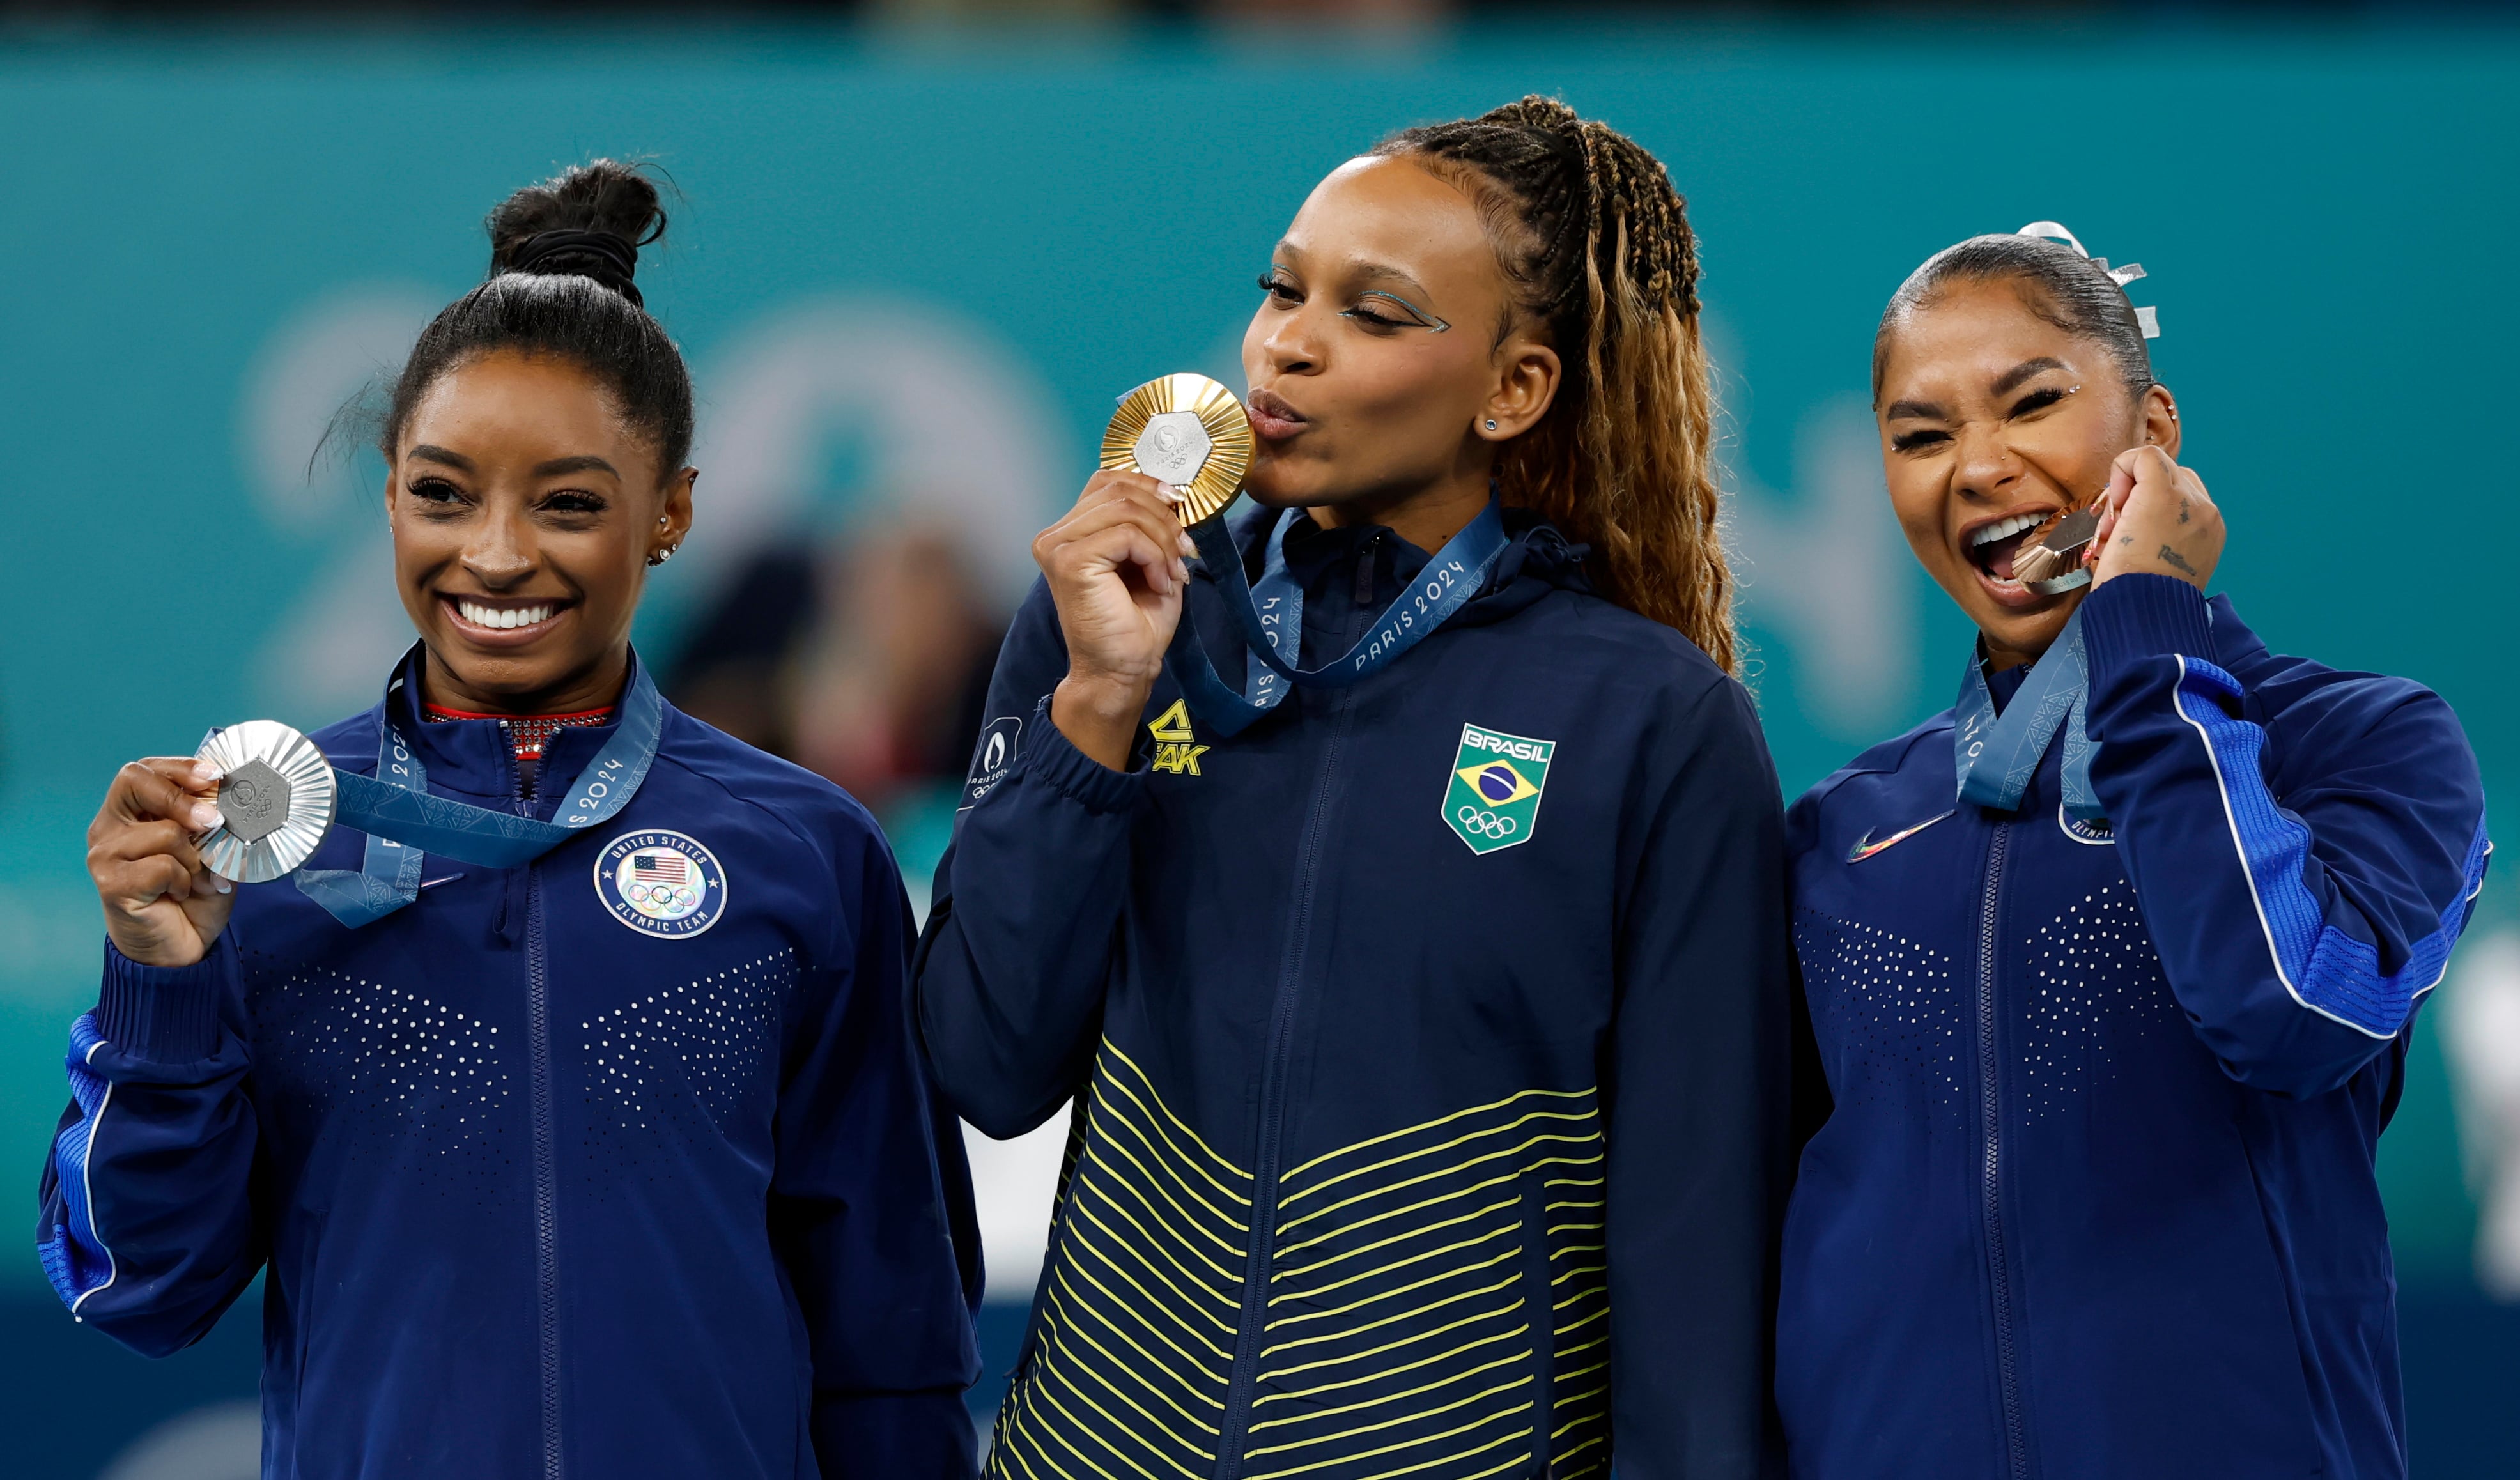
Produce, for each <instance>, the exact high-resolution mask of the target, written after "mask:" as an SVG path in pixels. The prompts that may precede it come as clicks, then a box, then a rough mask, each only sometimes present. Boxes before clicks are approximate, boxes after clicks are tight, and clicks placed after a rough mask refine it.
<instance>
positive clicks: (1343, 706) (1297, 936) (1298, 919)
mask: <svg viewBox="0 0 2520 1480" xmlns="http://www.w3.org/2000/svg"><path fill="white" fill-rule="evenodd" d="M1379 543H1380V541H1379V539H1378V538H1375V539H1369V540H1368V541H1367V542H1366V544H1365V546H1364V548H1363V549H1361V550H1360V551H1359V552H1358V554H1357V573H1356V585H1357V593H1358V595H1357V600H1356V604H1355V614H1354V616H1353V617H1352V618H1351V620H1350V622H1349V625H1350V626H1351V627H1354V628H1357V629H1360V630H1359V631H1357V632H1356V633H1354V634H1351V636H1350V639H1349V640H1350V641H1353V640H1354V639H1355V637H1358V636H1362V635H1363V632H1362V628H1363V627H1364V625H1365V623H1366V622H1367V621H1368V620H1371V607H1372V603H1373V564H1374V552H1375V546H1376V545H1378V544H1379ZM1295 643H1296V651H1297V652H1298V653H1299V654H1300V653H1301V652H1302V650H1303V634H1302V633H1300V632H1298V633H1297V634H1296V635H1295ZM1355 695H1356V691H1355V690H1353V689H1340V690H1337V691H1334V693H1333V695H1332V697H1331V699H1330V727H1329V729H1330V733H1329V738H1328V740H1325V741H1324V742H1323V745H1322V759H1321V764H1320V766H1319V767H1318V768H1317V769H1316V770H1315V772H1314V779H1313V796H1312V802H1311V805H1310V806H1309V808H1307V810H1306V815H1305V818H1304V832H1303V838H1302V841H1301V843H1300V844H1299V845H1298V847H1297V849H1296V853H1295V888H1294V893H1293V895H1292V896H1291V898H1290V899H1289V902H1288V906H1287V912H1286V948H1285V955H1284V956H1283V959H1282V960H1281V962H1280V964H1279V967H1278V988H1277V995H1276V997H1275V999H1274V1001H1273V1002H1272V1004H1271V1007H1270V1011H1269V1052H1268V1056H1267V1058H1265V1059H1264V1060H1263V1061H1262V1064H1261V1070H1260V1144H1259V1147H1258V1154H1257V1155H1256V1156H1255V1157H1254V1158H1253V1167H1252V1179H1251V1188H1252V1198H1251V1251H1250V1254H1249V1255H1248V1257H1247V1259H1246V1261H1245V1263H1244V1266H1243V1272H1242V1309H1241V1312H1240V1315H1239V1323H1238V1325H1237V1327H1236V1330H1235V1335H1234V1368H1233V1373H1232V1376H1231V1377H1230V1378H1229V1380H1228V1381H1227V1383H1226V1389H1225V1422H1224V1425H1223V1427H1222V1431H1221V1432H1220V1433H1219V1434H1218V1436H1217V1447H1216V1480H1237V1477H1238V1476H1239V1475H1240V1474H1241V1473H1242V1443H1243V1438H1244V1436H1245V1435H1246V1434H1247V1433H1248V1432H1249V1429H1250V1425H1251V1390H1252V1389H1253V1388H1254V1387H1255V1386H1257V1385H1258V1382H1259V1374H1260V1341H1261V1337H1262V1335H1263V1334H1264V1333H1265V1328H1266V1327H1267V1325H1268V1323H1269V1267H1270V1265H1271V1264H1272V1263H1273V1262H1274V1258H1275V1255H1276V1252H1277V1238H1278V1166H1279V1161H1280V1159H1281V1152H1282V1150H1283V1144H1284V1131H1285V1120H1286V1066H1287V1063H1288V1061H1289V1060H1290V1059H1292V1058H1293V1057H1294V1039H1295V1006H1296V1003H1297V1002H1298V1000H1300V998H1301V997H1302V995H1303V981H1304V960H1305V957H1306V956H1307V955H1308V954H1309V951H1310V947H1311V942H1312V933H1313V896H1314V892H1315V890H1316V888H1317V886H1318V884H1319V882H1320V873H1321V853H1322V840H1323V834H1325V833H1327V832H1328V830H1329V801H1330V795H1331V793H1332V792H1333V791H1335V790H1336V789H1337V786H1336V783H1337V781H1338V766H1339V752H1340V750H1341V749H1343V748H1344V744H1345V741H1346V740H1347V725H1348V718H1349V715H1350V713H1351V712H1352V701H1353V699H1354V697H1355Z"/></svg>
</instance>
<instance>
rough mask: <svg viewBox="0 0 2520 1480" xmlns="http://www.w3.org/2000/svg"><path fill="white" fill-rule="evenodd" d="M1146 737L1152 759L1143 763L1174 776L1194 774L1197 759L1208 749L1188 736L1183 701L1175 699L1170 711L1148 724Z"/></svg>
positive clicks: (1191, 736) (1187, 715) (1187, 709)
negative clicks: (1153, 748)
mask: <svg viewBox="0 0 2520 1480" xmlns="http://www.w3.org/2000/svg"><path fill="white" fill-rule="evenodd" d="M1147 738H1148V739H1149V740H1153V741H1154V742H1155V755H1154V759H1152V760H1150V761H1148V763H1147V764H1148V767H1149V768H1150V769H1152V770H1156V771H1166V772H1170V773H1171V774H1172V775H1174V776H1196V775H1198V758H1199V757H1200V756H1202V755H1205V754H1206V753H1207V750H1208V747H1207V746H1205V745H1202V744H1200V743H1199V742H1198V737H1197V736H1195V735H1193V734H1192V733H1191V728H1190V705H1189V703H1188V702H1187V701H1185V700H1182V699H1175V700H1173V702H1172V707H1171V708H1169V709H1166V710H1165V711H1164V712H1163V713H1161V714H1158V715H1156V716H1155V717H1154V718H1153V719H1151V720H1149V721H1148V722H1147Z"/></svg>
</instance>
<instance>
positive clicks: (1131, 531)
mask: <svg viewBox="0 0 2520 1480" xmlns="http://www.w3.org/2000/svg"><path fill="white" fill-rule="evenodd" d="M1189 542H1190V536H1189V535H1188V534H1187V533H1186V532H1184V531H1183V529H1182V527H1181V522H1180V521H1179V520H1178V519H1175V518H1174V517H1173V516H1172V515H1171V513H1170V512H1169V511H1167V510H1162V509H1148V508H1147V507H1146V506H1145V505H1143V504H1141V503H1139V502H1137V501H1135V500H1113V501H1109V502H1105V503H1101V504H1097V505H1095V506H1094V507H1092V508H1090V509H1079V510H1078V511H1076V512H1075V513H1074V514H1072V515H1070V516H1068V517H1066V518H1064V519H1062V520H1060V521H1059V522H1058V523H1057V524H1056V525H1054V526H1052V527H1051V528H1049V529H1047V530H1044V531H1043V532H1042V535H1041V538H1040V539H1038V540H1036V541H1034V542H1033V547H1034V548H1033V556H1034V559H1035V560H1037V561H1040V563H1041V566H1042V568H1043V569H1044V570H1047V571H1050V572H1052V573H1053V574H1054V575H1067V576H1071V577H1073V576H1081V575H1090V574H1093V573H1096V572H1098V571H1100V570H1103V569H1116V568H1118V567H1119V566H1121V565H1123V564H1130V565H1135V566H1137V567H1138V568H1139V569H1140V571H1141V573H1142V578H1143V579H1144V581H1145V583H1146V584H1147V585H1148V587H1150V588H1152V589H1154V590H1157V591H1162V592H1166V593H1169V592H1171V591H1174V590H1177V589H1179V587H1180V585H1181V582H1182V581H1183V580H1184V579H1185V578H1186V577H1187V576H1188V574H1189V568H1188V566H1187V565H1186V564H1185V563H1184V561H1183V559H1182V556H1183V554H1184V553H1185V547H1187V553H1192V554H1194V553H1196V550H1197V547H1196V546H1195V545H1192V544H1190V543H1189Z"/></svg>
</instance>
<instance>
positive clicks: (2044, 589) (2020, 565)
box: [2012, 504, 2100, 596]
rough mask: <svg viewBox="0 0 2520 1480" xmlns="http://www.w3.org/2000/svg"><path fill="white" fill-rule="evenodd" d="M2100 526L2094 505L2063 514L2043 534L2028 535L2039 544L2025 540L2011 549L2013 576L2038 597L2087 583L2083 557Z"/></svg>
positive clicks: (2088, 572) (2089, 578)
mask: <svg viewBox="0 0 2520 1480" xmlns="http://www.w3.org/2000/svg"><path fill="white" fill-rule="evenodd" d="M2099 527H2100V509H2099V506H2098V505H2097V504H2093V505H2091V506H2090V507H2088V508H2084V509H2078V510H2076V511H2074V512H2073V513H2072V514H2069V515H2067V516H2064V517H2063V518H2061V519H2059V520H2057V521H2056V523H2055V524H2054V525H2053V526H2051V527H2050V528H2049V529H2048V532H2047V533H2046V534H2044V535H2033V536H2032V537H2031V538H2032V539H2035V540H2037V541H2038V542H2039V543H2037V544H2035V545H2033V544H2029V543H2024V544H2023V545H2022V546H2021V548H2020V549H2019V550H2018V551H2016V552H2014V554H2013V557H2012V578H2013V579H2014V580H2017V581H2019V582H2020V583H2021V584H2022V585H2023V586H2024V587H2025V588H2027V589H2029V590H2031V591H2034V592H2037V593H2038V594H2039V595H2041V596H2059V595H2062V594H2063V593H2065V592H2068V591H2071V590H2073V589H2075V588H2076V587H2078V586H2088V585H2090V584H2091V581H2092V570H2091V567H2090V566H2088V565H2086V564H2084V563H2083V557H2084V555H2085V554H2086V553H2087V552H2089V551H2090V550H2091V548H2092V536H2093V535H2094V534H2096V533H2098V532H2099Z"/></svg>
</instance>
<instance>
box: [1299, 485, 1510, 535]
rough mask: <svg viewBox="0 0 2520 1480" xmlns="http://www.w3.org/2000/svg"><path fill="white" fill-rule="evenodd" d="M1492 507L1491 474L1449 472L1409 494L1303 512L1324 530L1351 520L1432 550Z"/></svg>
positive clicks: (1332, 505)
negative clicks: (1377, 525) (1464, 475)
mask: <svg viewBox="0 0 2520 1480" xmlns="http://www.w3.org/2000/svg"><path fill="white" fill-rule="evenodd" d="M1486 507H1488V474H1487V472H1486V471H1485V470H1484V469H1482V470H1480V471H1479V472H1478V474H1477V475H1476V476H1475V477H1463V476H1451V477H1446V478H1444V479H1443V480H1441V481H1440V482H1436V483H1432V484H1429V485H1427V486H1425V487H1422V488H1415V489H1412V490H1410V491H1409V492H1407V493H1400V494H1392V495H1388V496H1382V495H1369V496H1366V497H1363V498H1357V499H1350V500H1348V501H1346V502H1344V503H1338V504H1323V505H1319V506H1316V507H1314V508H1311V509H1307V510H1306V511H1305V513H1307V514H1309V515H1311V516H1313V522H1314V523H1316V524H1319V525H1321V526H1322V527H1323V528H1325V529H1337V528H1340V527H1342V526H1344V525H1349V524H1380V525H1382V526H1383V527H1384V528H1386V529H1389V530H1390V531H1391V532H1392V533H1394V534H1396V535H1398V536H1400V537H1401V538H1402V539H1404V540H1407V541H1408V542H1409V543H1410V544H1412V545H1415V546H1417V547H1418V549H1420V550H1423V551H1426V552H1428V553H1430V554H1431V553H1433V552H1435V551H1437V550H1441V549H1442V548H1444V542H1445V541H1446V540H1449V539H1451V538H1452V537H1453V536H1455V535H1457V534H1459V533H1461V532H1462V531H1463V529H1464V528H1466V527H1467V526H1468V524H1469V522H1470V520H1472V519H1474V518H1477V517H1478V516H1479V511H1480V510H1482V509H1485V508H1486Z"/></svg>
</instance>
